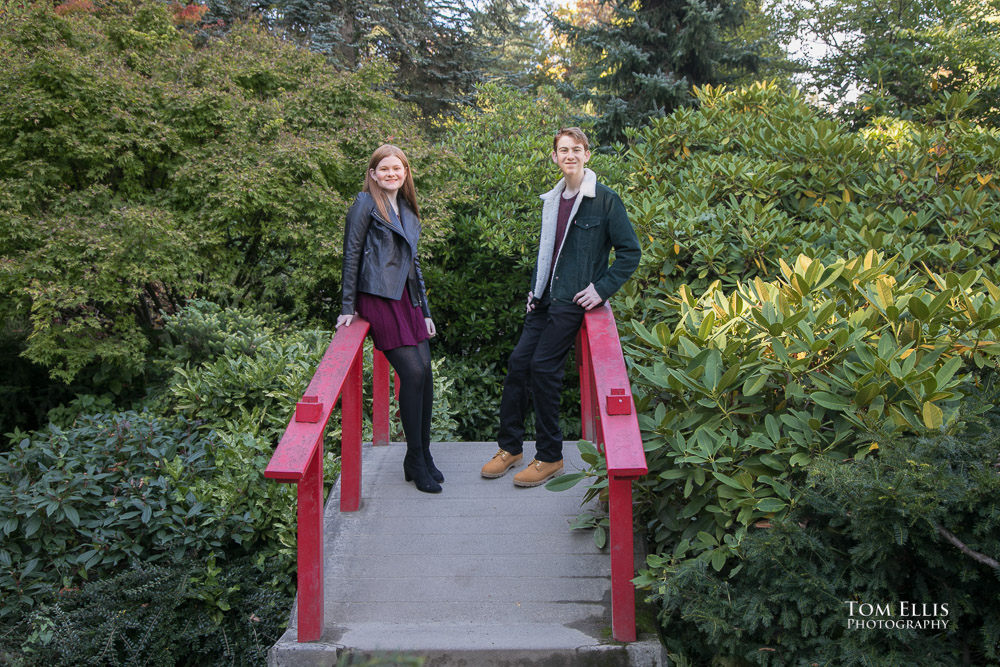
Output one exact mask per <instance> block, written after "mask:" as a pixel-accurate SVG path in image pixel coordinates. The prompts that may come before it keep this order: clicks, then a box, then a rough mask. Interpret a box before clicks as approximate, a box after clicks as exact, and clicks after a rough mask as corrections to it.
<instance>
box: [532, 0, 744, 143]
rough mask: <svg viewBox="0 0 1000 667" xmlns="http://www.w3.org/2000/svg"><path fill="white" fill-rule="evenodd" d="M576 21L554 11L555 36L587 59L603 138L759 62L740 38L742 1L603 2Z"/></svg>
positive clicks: (588, 91) (587, 79) (585, 78)
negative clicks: (584, 18)
mask: <svg viewBox="0 0 1000 667" xmlns="http://www.w3.org/2000/svg"><path fill="white" fill-rule="evenodd" d="M600 4H601V5H602V7H601V8H600V10H599V11H594V10H593V8H591V11H589V12H588V14H589V15H590V16H591V17H592V18H594V17H602V16H603V17H606V18H605V19H604V20H600V19H599V20H591V21H587V22H584V21H575V20H573V17H572V16H569V17H566V15H565V14H563V15H562V16H561V15H560V14H559V13H554V14H552V15H550V20H551V21H552V26H553V29H554V31H555V32H556V34H558V35H562V36H564V37H565V38H566V39H567V40H568V42H569V43H570V45H571V46H572V47H573V48H574V49H575V50H576V51H577V52H578V53H582V54H583V56H584V58H585V59H586V60H585V62H584V63H583V68H582V69H583V72H582V77H581V80H580V82H579V84H578V86H579V88H582V89H583V91H585V92H583V96H584V97H585V98H587V99H590V100H591V101H593V102H595V103H597V104H598V105H599V111H600V113H601V115H602V118H601V119H600V121H599V122H598V133H599V135H600V137H601V139H602V141H608V140H612V141H613V140H619V139H621V138H622V137H623V130H624V128H625V127H628V126H635V125H639V124H641V123H643V122H644V121H646V120H647V119H648V118H650V117H653V116H659V115H663V114H664V113H667V112H669V111H672V110H674V109H676V108H678V107H680V106H683V105H685V104H690V103H691V102H692V96H691V87H692V86H701V85H704V84H718V83H724V82H726V81H729V80H731V79H733V78H734V77H736V76H737V75H740V74H743V73H745V72H747V71H754V70H756V69H757V67H758V66H759V63H760V58H759V56H758V54H757V49H756V48H755V47H754V46H752V45H747V44H745V43H743V42H742V41H741V40H739V39H738V38H736V37H735V31H736V30H737V29H738V28H739V27H740V26H742V25H743V23H744V22H745V21H746V19H747V16H748V13H747V9H746V6H745V4H744V2H742V1H741V0H602V1H601V3H600Z"/></svg>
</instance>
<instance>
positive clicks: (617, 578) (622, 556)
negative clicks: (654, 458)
mask: <svg viewBox="0 0 1000 667" xmlns="http://www.w3.org/2000/svg"><path fill="white" fill-rule="evenodd" d="M608 513H609V514H610V515H611V521H610V524H611V525H610V533H611V534H610V539H609V542H610V543H611V635H612V636H613V637H614V638H615V640H617V641H620V642H634V641H635V584H633V583H632V578H633V577H634V576H635V562H634V560H635V545H634V539H635V538H634V536H633V533H632V480H631V479H623V478H620V477H615V476H613V475H611V476H609V478H608Z"/></svg>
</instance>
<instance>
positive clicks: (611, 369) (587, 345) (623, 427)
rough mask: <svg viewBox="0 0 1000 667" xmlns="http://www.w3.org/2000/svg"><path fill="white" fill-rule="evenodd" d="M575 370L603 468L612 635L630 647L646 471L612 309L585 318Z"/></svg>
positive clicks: (585, 422) (584, 421)
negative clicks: (635, 498) (636, 508)
mask: <svg viewBox="0 0 1000 667" xmlns="http://www.w3.org/2000/svg"><path fill="white" fill-rule="evenodd" d="M576 365H577V368H578V369H579V371H580V412H581V415H580V417H581V419H580V421H581V428H582V431H583V437H584V439H586V440H590V441H592V442H594V443H596V444H597V448H598V450H599V451H601V452H602V453H603V454H604V457H605V459H606V460H607V465H608V513H609V514H610V519H611V520H610V531H609V532H610V536H609V542H610V545H611V634H612V636H613V637H614V638H615V639H616V640H617V641H620V642H634V641H635V586H634V585H633V584H632V578H633V577H634V576H635V547H634V542H633V540H634V537H633V533H632V480H633V479H636V478H638V477H642V476H643V475H645V474H646V473H647V472H648V469H647V467H646V453H645V451H644V450H643V448H642V436H641V435H640V433H639V421H638V419H637V418H636V414H635V404H634V402H633V401H632V392H631V390H630V389H629V381H628V371H627V370H626V368H625V357H624V356H623V355H622V346H621V341H620V340H619V339H618V327H617V325H616V324H615V317H614V315H613V314H612V312H611V306H608V305H607V304H605V305H604V306H601V307H600V308H595V309H593V310H591V311H590V312H588V313H587V314H586V315H585V316H584V318H583V327H582V328H581V329H580V333H579V334H578V335H577V339H576Z"/></svg>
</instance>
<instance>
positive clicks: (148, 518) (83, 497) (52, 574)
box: [0, 412, 253, 616]
mask: <svg viewBox="0 0 1000 667" xmlns="http://www.w3.org/2000/svg"><path fill="white" fill-rule="evenodd" d="M215 441H216V439H215V437H214V436H213V435H212V434H207V435H206V434H203V433H201V432H200V431H198V430H197V429H196V428H194V425H193V424H191V423H190V422H186V421H184V420H180V421H174V420H163V419H160V418H157V417H153V416H151V415H148V414H139V413H135V412H127V413H122V414H118V415H94V416H89V417H81V418H79V419H78V420H77V422H76V424H75V425H74V426H73V427H71V428H68V429H66V430H63V429H60V428H59V427H57V426H55V425H51V426H49V427H48V428H47V429H45V430H43V431H39V432H36V433H34V434H32V435H31V436H29V437H25V438H23V439H21V441H20V442H19V443H18V444H17V445H16V446H15V447H14V448H13V449H11V451H9V452H5V453H3V454H0V531H2V532H3V535H4V540H3V543H2V547H0V591H2V593H3V595H2V597H3V601H4V604H3V606H2V607H0V616H8V615H11V614H18V613H22V612H23V611H24V610H25V609H26V608H31V607H33V606H34V605H35V604H36V602H37V601H39V600H42V599H45V597H46V596H47V595H48V594H50V593H51V592H52V591H53V590H58V589H59V588H60V587H65V588H71V587H75V586H78V585H79V584H80V583H81V582H83V581H86V580H89V579H93V578H98V577H102V576H106V575H108V574H110V573H112V572H114V571H116V570H117V569H118V568H120V567H121V566H122V565H123V564H126V563H128V562H129V561H130V560H132V559H140V560H143V561H146V562H149V563H155V562H158V561H164V562H179V561H182V560H184V559H185V558H191V557H197V556H198V555H199V554H210V553H221V552H222V551H223V549H224V548H225V547H226V546H227V545H228V544H229V542H230V540H236V541H239V540H240V539H241V538H243V537H250V536H252V535H253V533H252V531H253V526H252V525H251V522H250V516H249V514H248V513H245V512H234V511H232V510H233V509H234V508H231V507H225V506H223V505H221V504H220V503H219V501H218V499H216V498H215V497H213V496H212V495H208V494H206V493H204V492H203V491H202V489H201V480H203V479H205V478H208V477H211V476H212V475H213V474H214V473H215V472H216V464H215V462H214V461H213V459H212V456H211V451H212V449H213V448H214V447H215Z"/></svg>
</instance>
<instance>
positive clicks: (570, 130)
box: [552, 127, 590, 153]
mask: <svg viewBox="0 0 1000 667" xmlns="http://www.w3.org/2000/svg"><path fill="white" fill-rule="evenodd" d="M562 137H570V138H571V139H573V141H575V142H576V143H578V144H583V150H585V151H589V150H590V142H589V141H587V135H586V134H584V133H583V130H581V129H580V128H578V127H564V128H563V129H561V130H559V131H558V132H556V136H555V138H553V139H552V152H553V153H554V152H556V151H557V150H559V140H560V139H561V138H562Z"/></svg>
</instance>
